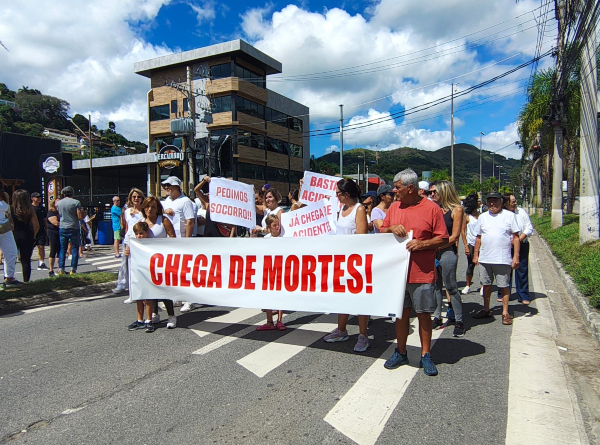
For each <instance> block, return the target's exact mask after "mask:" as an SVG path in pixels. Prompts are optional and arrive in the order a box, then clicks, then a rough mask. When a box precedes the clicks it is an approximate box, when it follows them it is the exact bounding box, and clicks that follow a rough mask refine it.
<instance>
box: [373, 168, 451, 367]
mask: <svg viewBox="0 0 600 445" xmlns="http://www.w3.org/2000/svg"><path fill="white" fill-rule="evenodd" d="M418 183H419V177H418V176H417V174H416V173H415V172H414V171H412V170H411V169H406V170H403V171H401V172H400V173H398V174H397V175H396V176H395V177H394V189H393V190H394V193H395V194H396V197H397V198H398V201H396V202H394V203H393V204H392V205H391V206H390V208H389V210H388V212H387V215H386V217H385V219H384V220H383V224H382V225H381V229H380V231H381V233H393V234H394V235H396V236H399V237H405V236H406V235H407V234H408V232H409V231H411V230H412V232H413V239H412V240H411V241H409V242H408V243H407V244H406V249H407V250H409V251H410V253H411V254H410V261H409V265H408V279H407V282H406V293H405V296H404V309H403V311H402V317H401V318H398V319H396V339H397V341H398V346H397V347H396V350H395V351H394V354H393V355H392V356H391V357H390V358H389V359H388V360H387V361H386V362H385V364H384V365H383V366H384V367H385V368H387V369H396V368H398V367H399V366H402V365H407V364H408V355H407V351H406V341H407V339H408V331H409V326H410V314H411V312H412V310H413V309H414V310H415V312H416V314H417V319H418V320H419V337H420V339H421V360H420V363H419V366H420V367H421V368H423V372H424V373H425V375H429V376H434V375H437V373H438V371H437V368H436V366H435V363H434V362H433V359H432V358H431V353H430V351H431V332H432V322H431V314H432V313H433V312H434V311H435V308H436V306H437V304H436V301H435V294H434V290H435V281H436V278H437V277H436V270H435V253H436V251H437V249H438V248H439V247H441V246H443V245H444V244H446V243H447V242H448V231H447V230H446V223H444V216H443V213H442V209H441V208H440V206H438V205H437V204H435V203H433V202H431V201H429V200H428V199H425V198H424V197H423V196H421V195H419V193H418V186H419V185H418Z"/></svg>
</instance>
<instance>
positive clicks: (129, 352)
mask: <svg viewBox="0 0 600 445" xmlns="http://www.w3.org/2000/svg"><path fill="white" fill-rule="evenodd" d="M536 254H537V255H538V258H537V259H535V260H534V261H533V263H534V264H535V265H536V266H535V270H534V271H532V274H535V276H532V282H533V284H534V285H535V289H534V290H535V292H536V294H535V295H536V300H535V301H534V303H532V305H531V306H530V307H526V306H523V305H520V304H519V303H517V302H516V301H512V302H511V306H512V307H511V310H512V312H513V314H514V315H515V324H514V325H513V326H512V327H507V326H503V325H502V324H501V320H500V316H499V313H500V312H499V310H498V309H499V307H497V308H496V310H495V311H494V314H495V317H494V319H493V320H492V319H489V320H473V319H472V318H471V315H469V314H472V313H474V312H475V311H477V310H478V309H480V308H481V304H480V303H481V300H480V296H479V293H478V292H477V289H478V286H475V289H476V291H475V292H472V293H471V294H469V295H467V296H466V297H465V298H464V301H465V304H464V307H465V313H466V314H467V315H466V317H465V322H466V326H467V329H468V331H467V334H466V336H465V337H464V338H462V339H456V338H453V337H452V328H451V327H450V328H446V329H444V330H440V331H436V332H435V336H436V337H438V336H439V338H437V340H436V343H435V346H434V348H433V357H434V360H435V362H436V363H437V364H438V369H439V372H440V374H439V375H438V376H437V377H427V376H425V375H424V374H423V372H422V370H420V369H418V368H417V366H418V354H419V350H418V347H417V346H416V345H418V337H417V333H416V332H415V331H414V327H415V326H416V323H415V322H413V323H412V327H413V329H412V331H413V334H411V341H409V344H412V345H414V346H410V347H409V357H410V358H411V364H410V365H409V366H404V367H401V368H399V369H397V370H394V371H388V370H385V369H383V361H384V360H385V359H387V358H388V357H389V355H390V351H391V348H393V343H392V342H393V340H394V329H393V324H392V322H391V320H389V319H384V318H375V319H373V320H372V321H371V323H370V326H369V334H370V336H371V338H372V347H371V348H370V349H369V350H368V351H367V352H366V353H363V354H357V353H354V352H353V351H352V347H353V346H354V342H355V339H356V335H357V334H358V326H357V325H356V319H351V320H353V321H351V323H352V325H351V326H349V329H350V333H351V339H350V341H349V342H344V343H334V344H328V343H325V342H323V341H322V340H320V337H321V336H322V335H323V334H324V332H325V331H327V330H328V328H329V323H334V322H335V317H334V316H331V315H321V314H313V313H299V312H294V313H290V314H288V315H287V316H286V318H285V319H284V320H285V321H286V324H287V326H288V330H287V331H285V332H278V331H266V332H257V331H255V327H256V326H255V324H257V323H262V322H263V320H264V315H263V314H262V313H260V312H259V311H257V310H250V309H235V308H223V307H204V308H201V309H198V310H196V311H194V312H191V313H188V314H182V315H180V316H178V326H177V329H174V330H167V329H166V328H165V325H164V323H163V324H161V325H159V328H158V329H157V330H156V331H155V332H154V333H152V334H147V333H145V332H144V331H143V330H140V331H135V332H129V331H127V329H126V326H127V325H128V324H129V323H131V322H132V321H133V320H134V318H135V309H134V307H133V306H131V305H124V304H123V303H122V301H123V297H122V296H120V297H114V296H113V295H112V294H109V295H100V296H96V297H93V296H92V297H90V298H88V299H83V300H70V301H65V302H62V303H61V304H57V305H53V306H47V307H41V308H35V309H31V310H23V311H20V312H15V313H12V314H4V315H0V337H1V338H2V343H1V346H0V351H1V352H2V354H1V357H2V360H0V394H1V395H2V402H1V403H0V419H2V421H0V443H8V442H10V443H15V444H20V443H28V444H165V443H167V444H168V443H178V444H262V443H265V442H268V443H273V444H284V443H285V444H352V443H359V444H375V443H377V444H398V443H402V444H422V443H437V442H446V441H450V442H453V443H460V444H481V443H489V444H500V443H511V444H512V443H532V442H531V440H532V438H535V442H536V445H539V444H542V443H553V444H556V443H594V441H595V440H596V438H597V437H600V436H597V435H596V434H597V433H598V422H597V420H595V419H597V417H598V415H597V414H598V402H597V400H598V398H597V397H596V396H597V394H598V388H600V383H599V381H598V378H597V377H595V374H597V372H596V369H597V361H598V359H597V357H598V345H597V344H596V343H595V342H594V341H593V340H592V339H591V336H589V335H588V336H587V337H586V333H585V329H583V328H582V326H581V323H579V322H578V321H577V320H576V317H577V316H576V314H574V313H571V312H569V310H568V304H569V303H568V301H567V300H566V297H565V295H564V290H561V289H560V288H559V285H560V283H559V281H560V280H556V277H553V276H552V272H551V271H550V270H549V268H548V267H547V265H546V264H545V262H544V261H545V259H544V258H543V257H542V256H541V253H540V252H536ZM464 269H465V261H464V257H461V260H460V263H459V272H458V277H459V285H460V287H461V289H462V286H463V285H464ZM532 269H533V267H532ZM552 280H554V281H557V282H556V283H554V281H552ZM475 282H476V283H478V275H477V273H476V276H475ZM550 282H552V283H553V284H552V286H553V288H552V289H551V290H552V292H549V291H548V283H550ZM552 299H559V300H557V302H556V303H554V302H553V301H552ZM551 304H552V306H551ZM561 305H562V306H561ZM556 308H560V310H559V312H560V313H559V314H557V313H556V312H557V309H556ZM565 308H567V309H565ZM176 312H177V314H179V311H178V309H176ZM162 314H164V313H162ZM578 323H579V324H578ZM565 327H568V328H565ZM557 341H558V342H560V344H559V343H557ZM523 342H525V343H523ZM561 345H568V346H569V347H568V348H565V349H568V351H569V352H563V351H562V350H560V349H558V348H557V346H561ZM561 347H563V346H561ZM594 365H596V366H594ZM540 366H541V367H542V369H543V371H540ZM548 398H551V399H548ZM532 407H534V408H535V409H532ZM544 410H546V411H544ZM547 410H549V411H547ZM515 431H516V432H518V433H519V434H514V433H515ZM588 437H589V438H591V439H592V440H589V441H588Z"/></svg>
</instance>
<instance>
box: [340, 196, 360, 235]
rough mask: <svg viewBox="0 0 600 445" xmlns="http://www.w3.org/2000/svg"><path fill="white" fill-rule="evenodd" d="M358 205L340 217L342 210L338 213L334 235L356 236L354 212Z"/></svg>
mask: <svg viewBox="0 0 600 445" xmlns="http://www.w3.org/2000/svg"><path fill="white" fill-rule="evenodd" d="M359 205H360V204H355V205H354V207H353V208H352V211H351V212H350V213H349V214H348V215H346V216H342V210H343V209H342V210H340V212H339V213H338V219H337V232H336V235H355V234H356V211H357V210H358V206H359Z"/></svg>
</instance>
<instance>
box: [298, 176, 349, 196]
mask: <svg viewBox="0 0 600 445" xmlns="http://www.w3.org/2000/svg"><path fill="white" fill-rule="evenodd" d="M340 179H341V178H337V177H335V176H327V175H322V174H320V173H313V172H309V171H305V172H304V182H303V183H302V188H301V189H300V197H299V199H300V202H301V203H303V204H310V203H311V202H318V201H320V200H321V199H323V198H330V197H333V196H335V191H336V188H337V183H338V181H339V180H340Z"/></svg>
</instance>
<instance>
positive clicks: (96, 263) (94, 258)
mask: <svg viewBox="0 0 600 445" xmlns="http://www.w3.org/2000/svg"><path fill="white" fill-rule="evenodd" d="M121 261H122V259H121V258H115V255H114V253H112V252H110V253H100V252H92V253H88V254H87V256H86V257H85V258H81V259H80V260H79V262H80V264H81V263H82V262H83V263H85V264H87V265H90V266H93V267H95V268H96V269H98V270H101V271H103V272H117V271H118V270H119V268H120V267H121Z"/></svg>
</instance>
